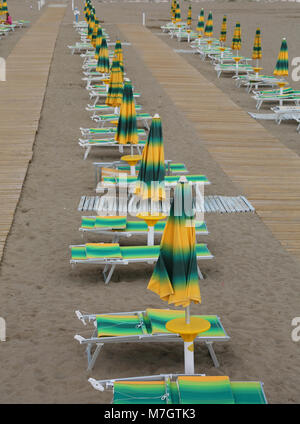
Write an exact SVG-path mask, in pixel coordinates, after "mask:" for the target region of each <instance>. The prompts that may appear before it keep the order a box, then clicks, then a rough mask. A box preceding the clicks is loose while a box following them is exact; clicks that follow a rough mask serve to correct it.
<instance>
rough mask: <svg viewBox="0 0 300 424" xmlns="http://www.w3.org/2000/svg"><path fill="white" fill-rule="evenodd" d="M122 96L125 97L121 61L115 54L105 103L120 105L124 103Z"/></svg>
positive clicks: (113, 105) (112, 105) (114, 105)
mask: <svg viewBox="0 0 300 424" xmlns="http://www.w3.org/2000/svg"><path fill="white" fill-rule="evenodd" d="M122 98H123V78H122V71H121V69H120V63H119V61H118V59H117V57H116V56H115V57H114V60H113V62H112V65H111V70H110V78H109V87H108V93H107V97H106V100H105V104H106V105H107V106H111V107H119V106H121V104H122Z"/></svg>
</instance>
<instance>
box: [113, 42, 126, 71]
mask: <svg viewBox="0 0 300 424" xmlns="http://www.w3.org/2000/svg"><path fill="white" fill-rule="evenodd" d="M114 54H115V56H116V57H117V60H118V61H119V64H120V69H121V72H122V79H123V76H124V63H123V50H122V44H121V41H120V40H117V41H116V44H115V51H114Z"/></svg>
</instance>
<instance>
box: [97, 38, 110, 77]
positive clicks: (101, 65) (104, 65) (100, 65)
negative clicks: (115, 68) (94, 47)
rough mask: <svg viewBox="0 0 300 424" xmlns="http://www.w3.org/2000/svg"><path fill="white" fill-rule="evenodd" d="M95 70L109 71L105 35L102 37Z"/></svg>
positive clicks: (105, 72)
mask: <svg viewBox="0 0 300 424" xmlns="http://www.w3.org/2000/svg"><path fill="white" fill-rule="evenodd" d="M96 71H97V72H100V73H102V74H108V73H109V57H108V48H107V42H106V38H105V37H102V42H101V47H100V50H99V56H98V62H97V67H96Z"/></svg>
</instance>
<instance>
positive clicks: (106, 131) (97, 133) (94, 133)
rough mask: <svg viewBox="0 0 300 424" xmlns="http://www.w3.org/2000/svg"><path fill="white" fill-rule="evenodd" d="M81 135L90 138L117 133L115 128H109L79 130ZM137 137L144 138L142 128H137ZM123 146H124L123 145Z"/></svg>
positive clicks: (144, 134) (144, 133)
mask: <svg viewBox="0 0 300 424" xmlns="http://www.w3.org/2000/svg"><path fill="white" fill-rule="evenodd" d="M80 131H81V134H82V136H83V137H86V138H88V137H92V136H98V137H99V136H101V137H103V136H106V135H107V136H110V137H111V136H113V135H115V133H116V132H117V128H116V127H110V128H80ZM137 131H138V135H139V137H146V135H147V134H146V131H145V130H144V129H142V128H138V130H137ZM123 146H124V145H123Z"/></svg>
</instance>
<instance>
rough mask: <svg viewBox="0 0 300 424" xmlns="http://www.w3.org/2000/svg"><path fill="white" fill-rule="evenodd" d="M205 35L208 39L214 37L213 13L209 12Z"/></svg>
mask: <svg viewBox="0 0 300 424" xmlns="http://www.w3.org/2000/svg"><path fill="white" fill-rule="evenodd" d="M204 35H205V37H208V38H210V37H212V36H213V16H212V12H209V14H208V17H207V21H206V25H205V29H204Z"/></svg>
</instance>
